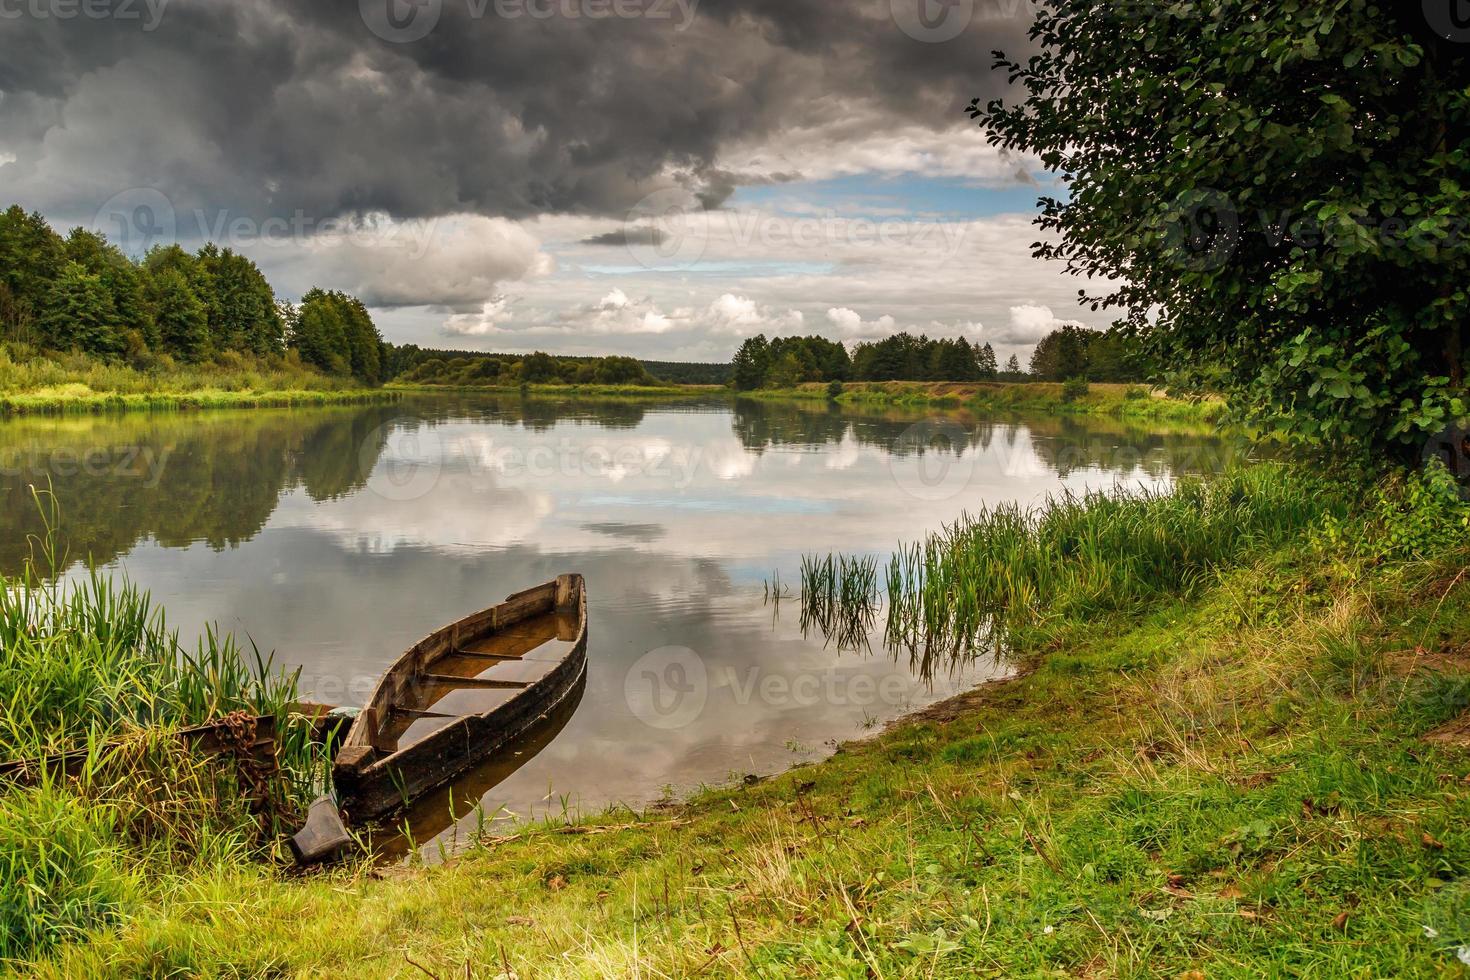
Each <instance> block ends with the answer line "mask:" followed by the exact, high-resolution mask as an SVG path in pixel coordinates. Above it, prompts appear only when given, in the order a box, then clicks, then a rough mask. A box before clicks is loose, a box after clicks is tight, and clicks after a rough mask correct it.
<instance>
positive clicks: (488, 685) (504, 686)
mask: <svg viewBox="0 0 1470 980" xmlns="http://www.w3.org/2000/svg"><path fill="white" fill-rule="evenodd" d="M423 676H424V680H426V681H429V682H431V683H434V684H443V685H445V686H447V687H477V688H483V689H484V690H487V691H519V690H521V689H523V688H527V687H530V686H531V685H530V683H529V682H527V681H499V680H496V679H495V678H493V677H455V676H454V675H452V674H425V675H423Z"/></svg>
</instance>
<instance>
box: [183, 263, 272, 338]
mask: <svg viewBox="0 0 1470 980" xmlns="http://www.w3.org/2000/svg"><path fill="white" fill-rule="evenodd" d="M196 261H197V264H198V272H197V273H196V276H195V278H196V280H197V281H203V282H207V283H208V287H207V294H206V295H205V296H204V297H203V298H204V301H205V305H206V307H207V308H208V312H209V334H210V336H211V337H212V338H213V339H214V343H215V345H216V346H217V347H218V348H219V349H220V350H234V351H241V352H243V353H250V354H256V355H264V354H275V353H280V352H281V351H282V350H284V349H285V324H284V323H283V322H282V321H281V317H280V314H279V313H278V312H277V310H276V296H275V293H274V292H273V291H272V290H271V286H270V283H269V282H267V281H266V278H265V275H264V274H263V273H262V272H261V271H260V269H259V267H257V266H256V264H255V263H254V262H252V261H250V260H249V259H248V258H246V257H245V256H243V255H240V254H238V253H236V252H233V251H231V250H230V249H228V248H225V249H221V248H220V247H218V246H217V245H215V244H213V243H210V244H208V245H205V246H204V247H203V248H202V249H200V250H199V255H198V257H197V260H196Z"/></svg>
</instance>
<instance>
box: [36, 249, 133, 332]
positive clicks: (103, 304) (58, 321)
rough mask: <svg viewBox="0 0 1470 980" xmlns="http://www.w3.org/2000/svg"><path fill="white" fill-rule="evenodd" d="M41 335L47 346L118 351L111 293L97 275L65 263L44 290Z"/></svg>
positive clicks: (115, 318) (71, 263)
mask: <svg viewBox="0 0 1470 980" xmlns="http://www.w3.org/2000/svg"><path fill="white" fill-rule="evenodd" d="M39 326H40V334H41V337H42V339H43V341H44V342H45V344H46V345H47V346H48V347H52V348H55V349H56V350H80V351H84V352H86V353H88V354H104V355H105V354H117V353H119V352H121V350H122V338H121V336H120V335H119V333H118V330H117V313H116V311H115V310H114V309H113V307H112V296H111V294H109V293H108V291H107V286H106V284H104V283H103V282H102V278H101V277H100V276H96V275H93V274H91V273H89V272H88V271H87V270H86V269H85V268H84V267H83V266H82V265H81V264H80V263H77V262H68V263H66V265H64V266H62V268H61V274H60V275H59V276H57V277H56V280H55V281H54V282H53V283H52V284H51V288H50V290H48V291H47V294H46V300H45V305H44V307H43V310H42V314H41V320H40V324H39Z"/></svg>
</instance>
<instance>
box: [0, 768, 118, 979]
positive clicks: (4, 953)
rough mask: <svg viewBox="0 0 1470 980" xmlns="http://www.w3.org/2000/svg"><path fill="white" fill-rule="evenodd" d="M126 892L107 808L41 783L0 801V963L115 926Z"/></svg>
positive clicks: (112, 824) (116, 839)
mask: <svg viewBox="0 0 1470 980" xmlns="http://www.w3.org/2000/svg"><path fill="white" fill-rule="evenodd" d="M132 892H133V882H132V875H131V874H130V873H129V872H128V870H127V869H126V867H125V866H124V863H123V857H122V848H121V847H120V846H119V841H118V837H117V834H116V824H115V815H114V813H113V811H112V809H111V808H110V807H99V806H90V805H88V804H87V803H86V802H84V801H83V800H81V799H80V798H78V797H77V796H76V795H75V794H73V793H69V792H66V791H65V790H63V789H61V788H60V787H58V786H56V785H49V784H48V785H45V786H42V787H40V788H39V789H36V790H32V791H28V792H23V793H12V794H10V795H8V796H5V797H0V959H14V958H17V957H20V956H25V955H27V954H30V953H33V952H35V951H37V950H45V949H49V948H51V947H54V946H56V945H59V944H60V943H63V942H66V941H68V940H75V939H79V938H81V937H82V936H83V935H84V934H85V933H87V932H88V931H89V930H92V929H97V928H105V927H107V926H109V925H112V924H114V923H116V922H117V921H118V920H119V919H121V918H122V916H123V914H124V912H125V910H126V908H127V907H128V905H129V902H130V897H131V894H132Z"/></svg>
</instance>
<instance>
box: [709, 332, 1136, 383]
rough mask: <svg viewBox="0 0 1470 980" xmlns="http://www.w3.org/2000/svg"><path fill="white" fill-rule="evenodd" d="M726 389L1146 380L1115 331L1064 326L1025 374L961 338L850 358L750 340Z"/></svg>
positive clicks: (895, 341) (920, 340)
mask: <svg viewBox="0 0 1470 980" xmlns="http://www.w3.org/2000/svg"><path fill="white" fill-rule="evenodd" d="M730 368H731V383H732V384H733V385H734V386H735V388H737V389H739V390H741V391H751V390H754V389H756V388H788V387H792V386H794V385H798V384H801V383H803V382H809V381H817V382H833V381H996V380H1006V381H1019V380H1022V379H1025V378H1031V379H1035V380H1043V381H1067V380H1072V379H1074V378H1082V379H1086V380H1091V381H1137V380H1141V379H1142V378H1143V377H1145V375H1146V366H1145V364H1144V359H1143V355H1142V351H1141V349H1140V347H1139V345H1138V344H1137V342H1136V341H1134V340H1132V339H1131V338H1130V337H1129V336H1127V335H1126V334H1124V333H1122V332H1119V331H1107V332H1103V331H1099V330H1088V329H1087V328H1085V327H1081V326H1077V325H1075V324H1067V325H1065V326H1062V327H1060V328H1058V329H1057V330H1054V331H1052V332H1051V333H1050V334H1048V335H1047V336H1046V337H1044V338H1043V339H1042V341H1041V342H1040V343H1039V344H1038V345H1037V347H1036V351H1035V353H1034V354H1033V355H1032V357H1031V363H1030V371H1029V373H1028V372H1027V371H1024V370H1023V369H1022V367H1021V364H1020V360H1019V359H1018V358H1017V357H1016V356H1015V355H1014V354H1013V355H1011V357H1010V358H1009V359H1008V360H1007V362H1006V364H1005V365H1004V367H1002V366H1001V365H999V364H997V362H996V356H995V350H994V348H992V347H991V346H990V345H989V344H988V343H987V344H972V343H970V342H969V341H968V340H966V339H965V338H964V337H956V338H944V337H941V338H934V339H931V338H929V337H927V336H925V335H923V334H920V335H919V336H917V337H916V336H914V335H913V334H909V333H897V334H894V335H893V336H891V337H885V338H883V339H882V340H877V341H871V342H864V343H860V344H858V345H856V346H855V347H854V348H853V349H852V351H851V352H849V351H848V349H847V348H846V347H845V346H844V345H842V344H841V343H838V342H837V341H833V340H827V339H826V338H824V337H815V336H813V337H776V338H774V339H771V340H767V339H766V337H765V335H760V336H757V337H752V338H751V339H749V340H747V341H745V343H743V344H742V345H741V346H740V349H739V350H738V351H737V352H736V353H735V357H734V360H733V361H732V362H731V365H730Z"/></svg>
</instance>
